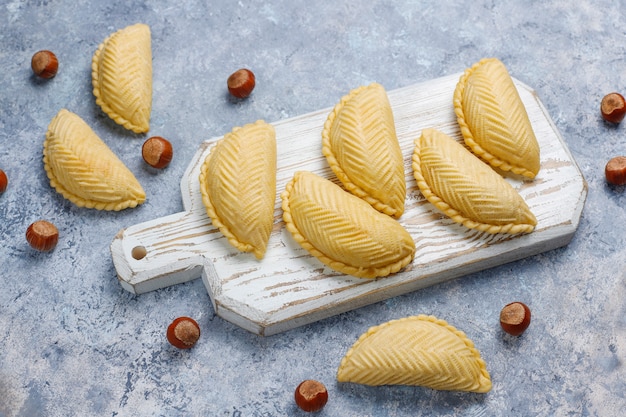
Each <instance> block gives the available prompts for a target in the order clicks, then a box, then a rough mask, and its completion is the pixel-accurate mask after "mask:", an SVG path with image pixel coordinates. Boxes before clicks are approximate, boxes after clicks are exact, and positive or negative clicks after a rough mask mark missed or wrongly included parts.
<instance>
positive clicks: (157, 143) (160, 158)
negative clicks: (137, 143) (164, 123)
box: [141, 136, 174, 169]
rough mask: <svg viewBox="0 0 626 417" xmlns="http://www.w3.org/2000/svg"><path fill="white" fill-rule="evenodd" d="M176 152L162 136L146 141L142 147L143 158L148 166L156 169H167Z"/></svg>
mask: <svg viewBox="0 0 626 417" xmlns="http://www.w3.org/2000/svg"><path fill="white" fill-rule="evenodd" d="M173 154H174V151H173V149H172V144H171V143H170V142H169V141H168V140H167V139H164V138H162V137H160V136H153V137H151V138H149V139H148V140H146V141H145V142H144V143H143V146H142V147H141V156H142V157H143V160H144V161H146V163H147V164H148V165H150V166H151V167H154V168H159V169H161V168H165V167H166V166H168V165H169V163H170V161H171V160H172V156H173Z"/></svg>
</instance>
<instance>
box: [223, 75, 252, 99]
mask: <svg viewBox="0 0 626 417" xmlns="http://www.w3.org/2000/svg"><path fill="white" fill-rule="evenodd" d="M226 84H227V85H228V91H229V92H230V94H232V95H233V96H235V97H237V98H246V97H248V96H249V95H250V93H252V90H254V86H255V79H254V74H253V73H252V71H250V70H249V69H245V68H242V69H239V70H237V71H235V72H233V73H232V74H231V75H230V77H228V80H227V82H226Z"/></svg>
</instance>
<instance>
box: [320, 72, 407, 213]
mask: <svg viewBox="0 0 626 417" xmlns="http://www.w3.org/2000/svg"><path fill="white" fill-rule="evenodd" d="M322 152H323V154H324V156H325V157H326V159H327V161H328V164H329V165H330V167H331V168H332V170H333V172H334V173H335V175H337V178H339V180H340V181H341V182H342V184H343V186H344V187H345V188H346V189H347V190H348V191H350V192H351V193H352V194H354V195H356V196H357V197H360V198H362V199H364V200H365V201H367V202H368V203H369V204H371V205H372V206H374V208H376V209H377V210H379V211H382V212H383V213H385V214H388V215H390V216H393V217H396V218H398V217H400V216H401V215H402V213H403V212H404V200H405V198H406V182H405V178H404V163H403V160H402V151H401V150H400V143H399V142H398V138H397V136H396V128H395V123H394V119H393V113H392V110H391V105H390V104H389V100H388V98H387V93H386V92H385V89H384V88H383V87H382V86H381V85H380V84H377V83H372V84H370V85H368V86H362V87H359V88H356V89H354V90H352V91H350V93H349V94H347V95H346V96H344V97H342V99H341V100H340V101H339V103H338V104H337V105H336V106H335V108H334V109H333V110H332V111H331V113H330V114H329V116H328V119H327V120H326V122H325V124H324V129H323V131H322Z"/></svg>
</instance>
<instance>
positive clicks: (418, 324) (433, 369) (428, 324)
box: [337, 315, 491, 393]
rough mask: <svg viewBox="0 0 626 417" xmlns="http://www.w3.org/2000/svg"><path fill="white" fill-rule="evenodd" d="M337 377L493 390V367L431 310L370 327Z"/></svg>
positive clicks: (370, 382)
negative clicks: (430, 312)
mask: <svg viewBox="0 0 626 417" xmlns="http://www.w3.org/2000/svg"><path fill="white" fill-rule="evenodd" d="M337 380H338V381H339V382H353V383H357V384H364V385H373V386H377V385H419V386H423V387H428V388H432V389H437V390H448V391H470V392H478V393H486V392H489V391H490V390H491V377H490V376H489V372H488V371H487V366H486V364H485V361H484V360H483V359H482V358H481V357H480V353H479V352H478V350H477V349H476V348H475V347H474V344H473V343H472V341H471V340H470V339H468V338H467V336H466V335H465V333H463V332H462V331H460V330H457V329H456V328H454V327H453V326H451V325H449V324H448V323H446V322H445V321H444V320H439V319H437V318H435V317H433V316H426V315H419V316H412V317H406V318H402V319H398V320H392V321H389V322H387V323H384V324H381V325H378V326H374V327H372V328H370V329H369V330H368V331H367V332H366V333H364V334H363V335H361V337H359V339H358V340H357V341H356V343H355V344H354V345H353V346H352V347H351V348H350V350H348V352H347V353H346V355H345V356H344V357H343V359H342V360H341V364H340V365H339V369H338V371H337Z"/></svg>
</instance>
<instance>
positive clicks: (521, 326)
mask: <svg viewBox="0 0 626 417" xmlns="http://www.w3.org/2000/svg"><path fill="white" fill-rule="evenodd" d="M529 325H530V309H529V308H528V306H527V305H526V304H524V303H522V302H519V301H516V302H514V303H510V304H507V305H506V306H504V308H503V309H502V311H500V326H502V330H504V331H505V332H507V333H508V334H510V335H513V336H519V335H521V334H522V333H524V331H525V330H526V329H527V328H528V326H529Z"/></svg>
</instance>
